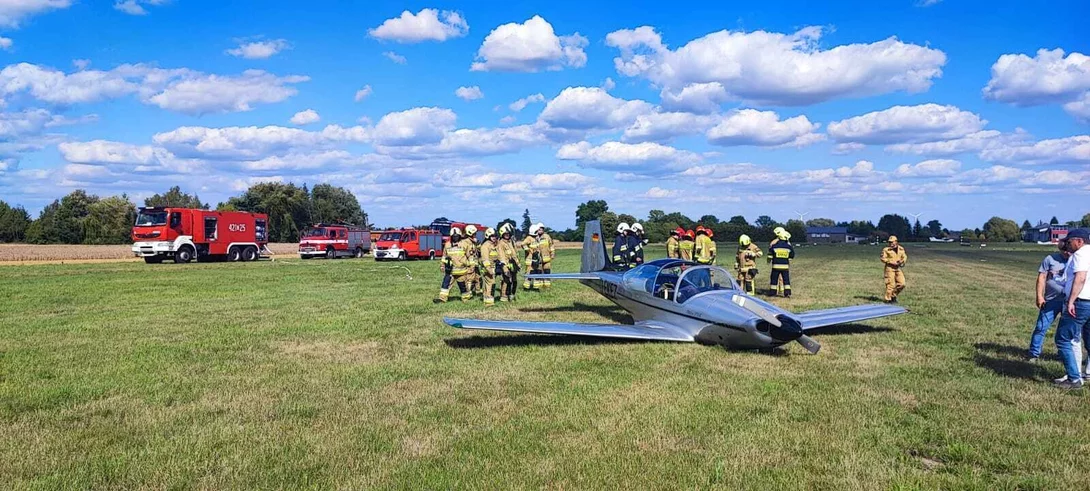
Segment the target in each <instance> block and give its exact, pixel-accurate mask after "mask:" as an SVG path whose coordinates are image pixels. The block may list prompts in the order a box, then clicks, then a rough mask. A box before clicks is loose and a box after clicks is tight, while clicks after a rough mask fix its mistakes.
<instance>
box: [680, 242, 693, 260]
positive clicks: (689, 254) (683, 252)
mask: <svg viewBox="0 0 1090 491" xmlns="http://www.w3.org/2000/svg"><path fill="white" fill-rule="evenodd" d="M695 249H696V243H695V242H693V241H691V240H683V241H681V242H680V243H679V244H678V246H677V252H678V257H680V258H681V259H684V260H686V261H692V260H693V251H694V250H695Z"/></svg>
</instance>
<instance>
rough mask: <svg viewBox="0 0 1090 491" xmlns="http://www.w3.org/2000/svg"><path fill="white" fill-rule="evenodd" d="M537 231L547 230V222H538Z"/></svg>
mask: <svg viewBox="0 0 1090 491" xmlns="http://www.w3.org/2000/svg"><path fill="white" fill-rule="evenodd" d="M537 231H538V232H544V231H545V224H544V223H541V222H537Z"/></svg>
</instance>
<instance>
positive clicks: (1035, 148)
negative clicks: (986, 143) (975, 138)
mask: <svg viewBox="0 0 1090 491" xmlns="http://www.w3.org/2000/svg"><path fill="white" fill-rule="evenodd" d="M980 158H981V159H983V160H987V161H989V162H1011V163H1027V164H1052V163H1081V164H1086V163H1090V135H1079V136H1069V137H1067V138H1054V139H1049V140H1040V141H1037V142H1017V143H1004V144H999V145H994V146H991V147H989V148H985V149H984V150H982V151H981V152H980Z"/></svg>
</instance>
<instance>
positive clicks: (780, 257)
mask: <svg viewBox="0 0 1090 491" xmlns="http://www.w3.org/2000/svg"><path fill="white" fill-rule="evenodd" d="M768 258H769V259H771V260H772V269H774V270H775V269H790V268H791V260H792V259H795V248H794V247H793V246H791V241H789V240H781V241H778V242H776V243H775V244H772V246H771V247H769V248H768Z"/></svg>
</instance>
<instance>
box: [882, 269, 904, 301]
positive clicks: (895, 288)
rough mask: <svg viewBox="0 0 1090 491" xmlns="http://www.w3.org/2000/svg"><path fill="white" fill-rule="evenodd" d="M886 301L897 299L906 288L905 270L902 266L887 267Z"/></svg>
mask: <svg viewBox="0 0 1090 491" xmlns="http://www.w3.org/2000/svg"><path fill="white" fill-rule="evenodd" d="M885 276H886V301H887V302H888V301H890V300H895V299H896V298H897V295H900V294H901V291H902V290H904V289H905V272H904V271H901V268H890V267H888V266H887V267H886V273H885Z"/></svg>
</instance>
